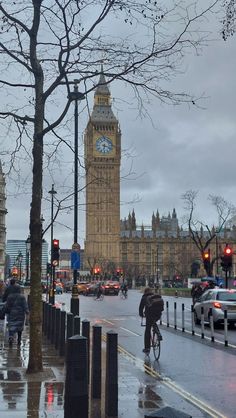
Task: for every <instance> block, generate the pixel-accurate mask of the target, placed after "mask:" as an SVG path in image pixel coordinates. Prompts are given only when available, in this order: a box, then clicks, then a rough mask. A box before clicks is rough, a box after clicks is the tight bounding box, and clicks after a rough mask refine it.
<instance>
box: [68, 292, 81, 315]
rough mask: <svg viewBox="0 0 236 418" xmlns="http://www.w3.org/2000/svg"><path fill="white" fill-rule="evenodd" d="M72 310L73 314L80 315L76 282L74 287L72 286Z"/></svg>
mask: <svg viewBox="0 0 236 418" xmlns="http://www.w3.org/2000/svg"><path fill="white" fill-rule="evenodd" d="M70 311H71V313H73V315H78V316H79V294H78V288H77V285H76V284H73V287H72V295H71V300H70Z"/></svg>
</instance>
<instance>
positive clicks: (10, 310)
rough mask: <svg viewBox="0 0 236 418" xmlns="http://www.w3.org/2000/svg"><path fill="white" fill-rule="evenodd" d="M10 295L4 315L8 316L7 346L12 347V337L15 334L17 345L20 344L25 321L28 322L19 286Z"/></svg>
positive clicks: (27, 311)
mask: <svg viewBox="0 0 236 418" xmlns="http://www.w3.org/2000/svg"><path fill="white" fill-rule="evenodd" d="M16 289H17V290H16V291H14V293H10V294H9V296H8V297H7V301H6V313H7V314H8V332H9V345H10V346H12V344H13V342H14V336H15V334H16V333H17V344H18V345H20V344H21V334H22V331H23V329H24V324H25V319H26V321H27V322H28V315H29V308H28V305H27V302H26V299H25V296H24V295H22V294H21V288H20V286H16Z"/></svg>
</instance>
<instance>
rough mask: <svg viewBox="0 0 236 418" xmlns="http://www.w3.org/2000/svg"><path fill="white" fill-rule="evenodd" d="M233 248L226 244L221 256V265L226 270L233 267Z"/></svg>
mask: <svg viewBox="0 0 236 418" xmlns="http://www.w3.org/2000/svg"><path fill="white" fill-rule="evenodd" d="M232 261H233V250H232V248H231V247H229V245H228V244H226V246H225V248H224V255H223V256H222V257H221V267H222V269H223V270H224V271H228V270H230V269H231V267H232Z"/></svg>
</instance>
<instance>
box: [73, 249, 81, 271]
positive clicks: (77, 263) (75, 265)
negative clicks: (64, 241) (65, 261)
mask: <svg viewBox="0 0 236 418" xmlns="http://www.w3.org/2000/svg"><path fill="white" fill-rule="evenodd" d="M71 269H72V270H78V269H80V253H79V252H78V251H71Z"/></svg>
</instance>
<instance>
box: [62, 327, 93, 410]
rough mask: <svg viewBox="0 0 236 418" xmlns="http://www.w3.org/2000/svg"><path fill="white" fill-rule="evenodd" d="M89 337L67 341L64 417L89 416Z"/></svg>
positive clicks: (77, 337) (76, 337) (75, 337)
mask: <svg viewBox="0 0 236 418" xmlns="http://www.w3.org/2000/svg"><path fill="white" fill-rule="evenodd" d="M87 357H88V349H87V339H86V338H85V337H83V336H80V335H74V336H73V337H71V338H69V339H68V341H67V354H66V379H65V403H64V418H88V369H87Z"/></svg>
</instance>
